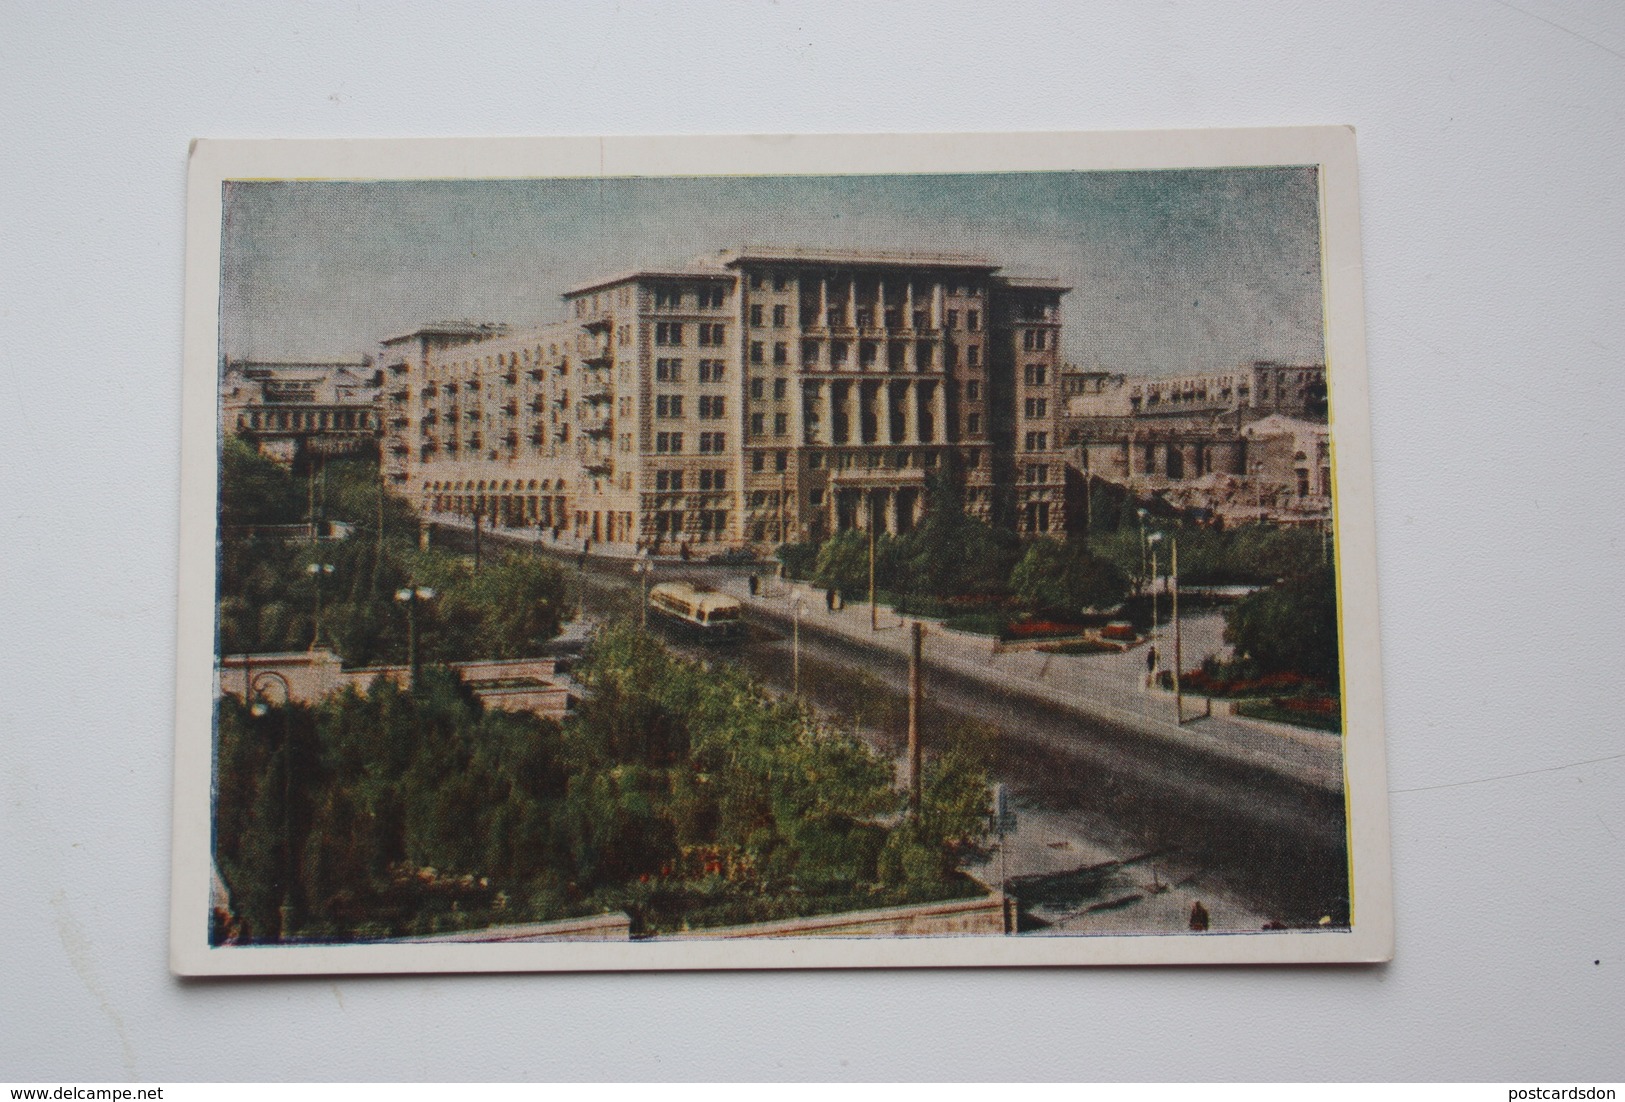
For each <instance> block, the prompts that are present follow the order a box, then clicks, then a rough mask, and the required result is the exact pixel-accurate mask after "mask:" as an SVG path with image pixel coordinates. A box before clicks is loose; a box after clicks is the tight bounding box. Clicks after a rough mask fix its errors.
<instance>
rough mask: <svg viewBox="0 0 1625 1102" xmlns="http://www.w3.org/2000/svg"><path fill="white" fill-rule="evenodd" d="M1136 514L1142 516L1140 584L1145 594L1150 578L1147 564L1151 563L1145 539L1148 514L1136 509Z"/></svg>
mask: <svg viewBox="0 0 1625 1102" xmlns="http://www.w3.org/2000/svg"><path fill="white" fill-rule="evenodd" d="M1135 512H1136V513H1138V514H1139V516H1140V584H1141V590H1140V591H1141V592H1142V593H1143V592H1144V591H1145V590H1144V585H1145V579H1146V578H1147V577H1148V575H1147V574H1146V563H1147V562H1148V561H1149V558H1148V555H1149V551H1148V547H1147V543H1146V538H1145V516H1146V513H1145V510H1144V509H1136V510H1135Z"/></svg>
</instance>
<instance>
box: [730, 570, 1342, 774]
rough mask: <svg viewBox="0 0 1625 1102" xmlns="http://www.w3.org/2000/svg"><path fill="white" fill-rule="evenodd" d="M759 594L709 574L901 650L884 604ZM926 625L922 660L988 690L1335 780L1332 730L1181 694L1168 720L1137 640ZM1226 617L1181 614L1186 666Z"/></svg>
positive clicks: (767, 582) (782, 608)
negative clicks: (1068, 638) (1089, 643)
mask: <svg viewBox="0 0 1625 1102" xmlns="http://www.w3.org/2000/svg"><path fill="white" fill-rule="evenodd" d="M760 577H761V582H762V584H761V588H762V592H761V593H760V594H759V595H757V596H755V597H752V596H751V595H750V590H749V583H748V579H746V578H726V579H717V580H716V581H715V583H714V584H716V585H717V587H718V588H719V589H721V590H723V591H725V592H727V593H728V594H729V595H731V596H734V597H738V598H739V599H740V600H741V601H744V602H745V603H746V604H748V605H750V607H751V608H753V609H755V610H757V611H759V612H761V613H763V614H765V615H767V616H771V617H774V618H777V619H781V620H789V619H790V618H792V617H793V616H794V614H795V613H794V602H795V600H796V599H797V598H798V597H799V598H800V599H801V601H802V602H803V611H802V620H801V623H802V627H803V629H805V630H811V631H824V632H827V633H829V634H831V635H838V636H841V637H843V638H845V639H848V640H851V641H853V642H855V643H858V644H861V645H865V646H871V647H875V648H878V649H881V650H885V651H888V652H891V653H893V654H896V655H898V656H899V657H904V658H906V656H907V653H908V637H909V633H908V630H907V624H908V623H909V622H910V621H911V620H912V619H913V618H912V617H901V616H898V615H897V614H896V613H895V612H893V611H892V609H890V608H889V607H887V606H885V605H881V606H880V607H879V609H878V610H877V620H878V623H879V630H878V631H876V630H872V629H871V626H870V614H869V606H868V604H867V603H854V604H849V605H847V607H846V608H844V609H839V610H835V611H831V610H830V609H829V608H828V607H827V606H826V604H825V597H824V591H823V590H822V589H818V588H816V587H814V586H811V585H808V584H806V583H804V582H785V581H781V580H779V579H777V578H773V577H771V576H769V575H767V574H765V573H764V574H762V575H760ZM920 622H921V623H922V624H923V625H924V626H925V640H924V648H923V652H922V654H923V658H924V660H925V663H926V665H927V666H928V667H935V668H937V669H939V670H943V671H946V672H950V673H953V674H956V675H958V676H961V677H965V678H968V679H970V680H973V681H978V682H981V683H982V684H985V685H988V686H990V687H993V688H997V689H1002V690H1012V691H1016V692H1019V693H1022V694H1024V695H1026V696H1029V697H1037V698H1040V699H1043V700H1046V701H1048V702H1050V703H1054V704H1058V705H1061V706H1064V707H1067V708H1071V709H1073V710H1075V711H1078V712H1082V713H1084V714H1087V715H1092V716H1096V717H1098V718H1100V719H1103V720H1106V721H1108V722H1111V723H1114V724H1116V725H1118V726H1121V727H1125V728H1127V729H1129V730H1131V731H1133V732H1135V733H1136V734H1140V735H1144V736H1146V737H1149V738H1155V739H1160V740H1162V741H1164V742H1166V743H1168V744H1170V745H1173V746H1178V747H1180V748H1183V749H1186V750H1191V751H1194V752H1196V753H1200V754H1209V755H1213V756H1216V757H1221V758H1225V759H1227V760H1230V761H1234V762H1237V763H1239V764H1244V765H1248V766H1253V767H1256V768H1261V769H1267V770H1269V771H1270V772H1273V773H1277V774H1281V775H1283V776H1287V777H1291V778H1293V779H1294V780H1297V781H1300V782H1302V783H1304V784H1308V785H1312V786H1314V787H1317V788H1323V789H1326V790H1329V791H1334V792H1337V791H1342V788H1343V756H1342V755H1343V741H1342V739H1341V738H1340V737H1339V736H1337V735H1334V734H1330V733H1327V732H1323V731H1313V730H1307V729H1303V728H1298V727H1292V726H1289V725H1287V724H1282V723H1268V722H1265V721H1261V720H1254V719H1242V718H1238V717H1232V716H1221V715H1214V716H1210V717H1205V718H1204V717H1202V714H1201V713H1202V711H1203V708H1204V700H1203V698H1202V697H1199V696H1187V697H1186V698H1185V717H1186V721H1185V723H1183V724H1180V723H1177V722H1176V721H1175V700H1174V694H1173V693H1171V692H1166V691H1163V690H1160V689H1148V688H1146V687H1145V680H1146V676H1145V675H1146V668H1145V657H1146V651H1145V648H1144V646H1143V645H1141V646H1136V647H1133V648H1130V649H1129V650H1127V651H1124V652H1122V653H1120V654H1082V655H1060V654H1044V653H1041V652H1038V651H1031V650H1026V651H1010V650H1003V649H1001V648H1000V647H999V646H998V644H997V642H996V641H995V640H994V639H992V638H991V637H987V636H979V635H971V634H969V633H966V632H960V631H950V630H948V629H947V628H944V627H942V626H941V625H940V624H938V623H936V622H935V621H931V620H924V619H922V620H921V621H920ZM1223 632H1224V618H1223V616H1222V615H1221V614H1219V613H1217V612H1203V613H1199V614H1197V615H1195V616H1191V617H1188V618H1182V619H1181V635H1182V652H1183V653H1182V658H1183V661H1184V665H1185V668H1187V669H1190V668H1194V667H1195V666H1197V665H1199V664H1200V662H1201V660H1202V658H1203V657H1204V656H1206V655H1208V654H1214V653H1217V652H1219V651H1220V650H1221V649H1222V648H1223ZM1157 649H1158V651H1159V652H1160V653H1161V654H1163V655H1164V666H1165V668H1166V667H1167V666H1169V665H1171V664H1172V661H1173V635H1172V628H1171V627H1170V626H1169V625H1166V624H1164V625H1163V626H1162V627H1161V628H1160V629H1159V637H1158V640H1157Z"/></svg>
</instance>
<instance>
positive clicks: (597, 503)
mask: <svg viewBox="0 0 1625 1102" xmlns="http://www.w3.org/2000/svg"><path fill="white" fill-rule="evenodd" d="M1066 291H1067V288H1065V287H1062V286H1060V285H1059V284H1058V283H1056V282H1054V281H1047V280H1039V279H1016V278H1012V277H1008V276H1004V275H1001V274H1000V272H999V268H998V266H997V265H995V264H993V263H991V262H989V261H987V260H985V259H981V258H977V257H965V256H953V255H947V254H889V253H879V252H862V251H845V250H842V251H833V250H813V249H737V250H727V251H723V252H719V253H716V254H712V255H709V256H707V257H704V258H701V260H700V261H697V262H696V263H694V264H693V265H690V266H687V267H683V268H680V269H672V270H639V271H633V272H627V273H623V274H621V275H615V276H609V277H606V278H604V279H601V280H595V281H592V282H589V283H586V284H583V285H580V286H577V287H574V288H571V289H569V290H568V291H566V292H565V293H564V295H563V300H564V305H565V314H566V318H565V320H563V321H560V322H557V323H554V324H551V325H547V326H543V327H540V328H537V329H529V330H525V331H514V330H509V329H508V328H506V327H504V326H500V325H479V324H472V323H458V324H452V325H438V326H426V327H424V328H422V329H418V330H415V331H413V332H411V333H407V334H403V335H401V336H397V337H392V338H389V339H388V340H386V341H384V342H383V344H382V352H381V356H380V359H379V363H380V365H381V368H382V371H383V376H384V388H383V389H384V400H383V411H384V430H385V433H386V441H385V451H384V461H385V470H386V473H387V477H388V478H389V479H390V480H391V481H392V483H393V484H394V485H395V486H396V487H397V488H398V489H399V490H400V491H401V492H402V493H404V494H405V495H406V496H408V497H409V498H411V499H412V500H413V501H415V502H416V503H417V504H418V506H419V508H420V509H421V510H423V511H424V512H425V513H436V512H439V513H456V514H461V515H464V516H478V517H480V518H482V521H483V522H485V523H490V524H494V525H501V526H506V527H532V528H541V529H543V530H550V531H552V532H553V533H555V534H557V535H559V536H561V537H563V536H568V537H569V538H571V539H579V540H591V541H594V542H611V543H618V544H630V545H640V546H643V547H647V548H650V549H652V550H655V551H672V550H676V549H677V548H678V547H680V546H683V545H695V546H696V548H704V549H711V550H718V549H722V548H733V547H744V546H758V547H761V546H771V545H775V544H778V543H781V542H787V541H801V540H811V539H821V538H825V537H827V536H828V535H830V534H832V533H834V532H837V531H842V530H845V529H851V528H867V527H869V526H870V525H874V526H877V527H883V528H884V529H885V530H887V531H891V532H906V531H908V530H909V529H910V528H912V527H913V526H914V525H915V524H917V523H918V521H919V518H920V517H921V515H922V513H923V510H924V508H925V495H926V491H927V487H928V485H941V486H945V487H950V486H951V487H952V488H953V491H954V492H956V493H960V494H962V496H963V502H964V505H965V508H966V509H967V511H969V512H971V513H972V514H974V515H978V516H982V517H985V518H986V519H988V520H989V521H991V522H994V523H998V524H1004V525H1008V526H1010V527H1014V528H1016V529H1018V530H1020V531H1022V532H1025V533H1029V534H1041V533H1059V532H1061V531H1063V530H1064V528H1065V524H1066V516H1065V494H1064V486H1065V482H1066V478H1065V469H1064V468H1065V460H1066V450H1065V448H1064V445H1063V442H1062V438H1061V422H1062V415H1063V409H1062V401H1061V397H1062V390H1061V371H1060V364H1061V360H1060V337H1061V320H1060V299H1061V296H1062V295H1063V294H1064V293H1066Z"/></svg>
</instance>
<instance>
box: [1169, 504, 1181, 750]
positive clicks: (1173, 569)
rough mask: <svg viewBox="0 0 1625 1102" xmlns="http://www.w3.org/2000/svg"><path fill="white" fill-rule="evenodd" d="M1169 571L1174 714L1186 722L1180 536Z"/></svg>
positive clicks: (1175, 542) (1174, 547) (1175, 545)
mask: <svg viewBox="0 0 1625 1102" xmlns="http://www.w3.org/2000/svg"><path fill="white" fill-rule="evenodd" d="M1168 569H1169V573H1170V574H1172V575H1173V582H1174V714H1175V715H1177V716H1178V717H1179V722H1180V723H1184V722H1185V696H1184V694H1183V693H1182V692H1181V691H1180V688H1179V666H1180V651H1179V537H1178V536H1175V537H1174V541H1173V561H1172V564H1171V565H1170V566H1169V568H1168Z"/></svg>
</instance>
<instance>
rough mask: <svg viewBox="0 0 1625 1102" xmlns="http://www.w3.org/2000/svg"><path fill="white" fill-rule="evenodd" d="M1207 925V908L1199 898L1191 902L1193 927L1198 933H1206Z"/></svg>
mask: <svg viewBox="0 0 1625 1102" xmlns="http://www.w3.org/2000/svg"><path fill="white" fill-rule="evenodd" d="M1207 926H1208V914H1207V908H1206V907H1204V906H1202V901H1201V900H1200V899H1198V900H1197V901H1196V902H1195V903H1192V904H1191V929H1192V930H1195V931H1196V932H1197V933H1204V932H1206V930H1207Z"/></svg>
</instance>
